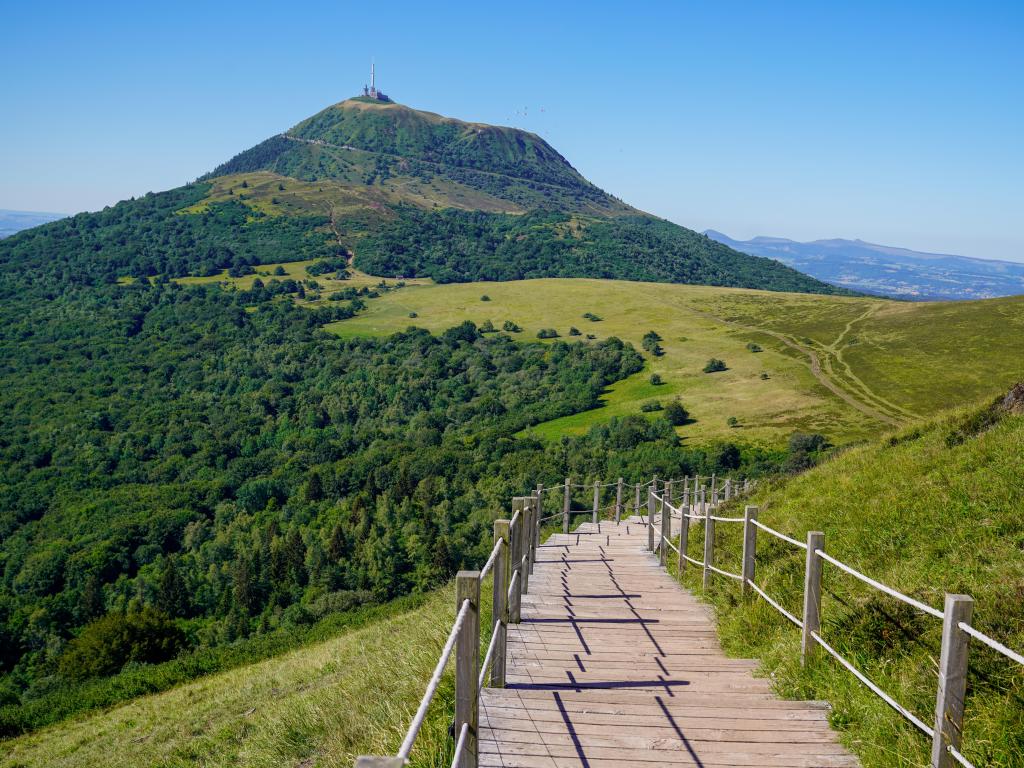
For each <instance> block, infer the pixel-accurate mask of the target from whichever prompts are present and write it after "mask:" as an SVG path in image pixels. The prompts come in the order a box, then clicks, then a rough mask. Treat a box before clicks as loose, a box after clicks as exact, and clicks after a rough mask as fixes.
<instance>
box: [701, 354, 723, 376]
mask: <svg viewBox="0 0 1024 768" xmlns="http://www.w3.org/2000/svg"><path fill="white" fill-rule="evenodd" d="M725 370H728V369H727V367H726V365H725V361H724V360H719V359H718V358H717V357H712V358H711V359H710V360H708V362H707V365H705V366H704V373H717V372H718V371H725Z"/></svg>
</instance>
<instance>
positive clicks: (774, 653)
mask: <svg viewBox="0 0 1024 768" xmlns="http://www.w3.org/2000/svg"><path fill="white" fill-rule="evenodd" d="M981 412H982V411H979V410H978V409H974V410H968V411H959V412H955V413H953V414H951V415H947V416H946V417H944V418H941V419H939V420H937V421H933V422H931V423H929V424H928V425H926V426H924V427H920V428H915V429H913V430H908V431H903V432H901V433H896V434H895V435H894V436H892V437H890V438H887V439H883V440H882V441H880V442H876V443H875V444H872V445H870V446H867V447H862V448H857V449H854V450H850V451H848V452H846V453H844V454H842V455H840V456H839V457H837V458H835V459H834V460H832V461H829V462H827V463H826V464H824V465H822V466H820V467H818V468H816V469H814V470H811V471H810V472H807V473H806V474H803V475H801V476H797V477H794V478H792V479H789V480H787V481H783V482H777V483H775V484H772V485H769V486H768V487H766V488H763V489H761V490H760V491H759V492H758V493H757V494H755V496H754V498H753V499H752V500H751V501H750V502H749V503H753V504H756V505H758V506H760V508H761V510H762V511H761V515H760V516H761V519H762V520H763V521H764V522H765V523H766V524H767V525H769V526H771V527H773V528H775V529H776V530H780V531H782V532H784V533H788V534H790V535H792V536H794V537H795V538H798V539H801V540H802V539H803V537H804V535H805V532H806V531H808V530H820V531H824V532H825V547H826V550H827V551H828V552H829V553H831V554H832V555H833V556H834V557H837V558H839V559H840V560H842V561H843V562H845V563H847V564H849V565H851V566H852V567H854V568H857V569H858V570H860V571H862V572H864V573H867V574H868V575H869V576H871V577H873V578H875V579H878V580H880V581H882V582H883V583H885V584H888V585H890V586H893V587H895V588H897V589H899V590H901V591H903V592H905V593H907V594H910V595H911V596H913V597H916V598H917V599H919V600H921V601H922V602H925V603H927V604H929V605H932V606H934V607H937V608H940V609H941V607H942V603H943V594H944V593H946V592H949V593H964V594H969V595H971V596H973V597H974V599H975V601H976V605H975V613H974V620H973V621H972V624H973V625H974V626H975V627H977V628H979V629H980V630H982V631H983V632H986V633H987V634H989V635H991V636H992V637H995V638H996V639H998V640H1000V641H1001V642H1003V643H1004V644H1006V645H1008V646H1009V647H1011V648H1015V649H1021V648H1024V590H1022V589H1021V584H1024V559H1022V558H1021V551H1022V549H1024V523H1022V522H1021V519H1022V518H1021V515H1022V513H1024V504H1022V502H1021V498H1020V488H1021V487H1022V486H1024V467H1022V466H1021V463H1020V461H1019V457H1020V456H1021V455H1022V453H1024V416H1022V415H1006V416H1003V417H1002V418H1001V419H1000V420H999V421H998V423H996V424H995V425H994V426H992V427H991V428H984V426H983V425H984V422H985V419H983V418H982V419H979V418H978V414H979V413H981ZM739 509H740V505H739V504H736V506H735V508H734V509H733V510H728V511H726V512H725V514H737V513H739ZM740 528H741V527H740V526H730V525H728V524H721V525H719V526H718V534H717V537H716V561H717V564H718V565H719V566H720V567H722V568H725V569H727V570H732V571H738V570H739V552H740V551H741V542H740ZM702 547H703V532H702V531H701V530H699V529H697V528H694V529H693V532H692V534H691V541H690V553H691V555H693V554H694V553H697V552H700V551H702ZM698 556H699V555H698ZM696 570H697V569H693V568H691V569H689V570H688V572H687V573H685V574H684V583H685V584H687V586H689V587H690V588H691V589H694V590H695V591H699V589H700V585H699V574H697V573H696V572H695V571H696ZM802 579H803V553H802V552H800V551H798V550H796V549H795V548H794V547H792V546H790V545H788V544H786V543H784V542H780V541H777V540H774V539H772V538H771V537H769V536H767V535H766V534H763V533H761V534H759V541H758V560H757V574H756V581H757V582H758V583H759V584H760V585H762V587H763V588H764V589H765V590H766V591H767V592H768V594H770V595H771V596H772V597H773V598H774V599H776V600H778V601H779V602H780V603H781V604H782V605H784V606H785V607H786V608H787V609H788V610H790V611H791V612H793V613H795V614H797V615H799V614H800V606H801V600H802V597H801V595H802V589H803V584H802ZM727 581H728V580H725V579H716V581H715V583H714V585H713V588H712V589H711V590H710V592H709V593H708V594H707V597H708V599H710V600H711V601H712V602H713V604H714V605H715V607H716V608H717V609H718V615H719V630H720V635H721V637H722V640H723V643H724V645H725V647H726V649H727V650H728V651H729V652H730V653H732V654H735V655H739V656H748V657H755V658H760V659H762V661H763V670H764V672H765V673H766V674H770V675H771V676H772V677H773V678H774V680H775V682H776V684H777V687H778V689H779V690H780V692H781V693H783V694H784V695H786V696H790V697H796V698H811V699H824V700H827V701H829V702H830V703H831V704H832V706H833V710H832V714H831V720H832V723H833V725H835V726H837V727H839V728H842V729H843V730H844V731H845V740H846V742H847V743H848V744H849V745H850V746H851V747H852V748H853V749H854V750H856V752H857V753H858V755H859V756H860V757H861V759H862V760H863V764H864V766H865V768H873V767H875V766H877V767H881V766H916V765H924V764H927V763H928V751H929V748H930V745H929V742H928V739H926V738H925V737H924V736H923V735H922V734H921V733H920V732H919V731H918V730H917V729H916V728H915V727H914V726H913V725H911V724H910V723H909V722H907V721H905V720H903V718H902V717H901V716H899V715H898V714H896V713H895V712H894V711H893V710H891V709H890V708H889V707H888V706H887V705H886V704H885V703H884V702H882V700H881V699H879V698H877V697H876V696H875V695H874V694H872V693H871V692H870V691H868V690H867V689H866V688H865V687H863V686H862V685H861V684H860V683H859V682H858V681H857V680H856V679H855V678H854V677H853V676H852V675H850V674H849V673H848V672H846V671H845V670H843V669H842V668H841V667H840V666H839V665H838V664H835V663H834V662H833V661H832V660H831V659H829V658H828V657H827V655H826V654H824V653H822V654H821V655H822V658H821V660H820V661H819V662H818V663H816V664H815V665H814V666H813V667H812V668H810V669H809V670H803V669H801V668H800V665H799V655H800V653H799V651H800V648H799V644H800V638H799V632H798V631H797V629H796V628H795V627H793V626H792V625H790V624H789V623H788V622H787V621H786V620H785V619H784V618H783V617H782V616H780V615H779V614H778V613H776V612H775V610H774V609H772V608H771V607H769V606H768V605H767V604H766V603H764V602H763V601H761V600H760V599H759V598H750V600H749V601H747V602H745V601H744V600H742V599H741V598H740V596H739V593H738V589H737V588H736V587H734V586H733V585H732V583H731V582H730V583H723V582H727ZM823 592H824V596H823V605H822V617H823V620H822V627H823V630H822V636H823V637H825V638H826V640H828V641H829V642H830V643H831V644H832V645H833V647H835V648H836V649H837V650H838V651H839V652H840V653H842V654H844V655H845V656H846V657H847V658H849V659H851V660H852V661H853V663H854V664H855V665H856V666H857V667H858V668H859V669H861V670H862V671H863V672H865V674H867V675H868V677H869V678H871V679H872V680H873V681H874V682H876V683H877V684H878V685H880V686H881V687H882V688H883V690H885V691H887V692H889V693H890V694H891V695H893V696H894V697H895V698H896V700H897V701H899V702H900V703H901V704H903V705H904V706H907V707H908V708H909V709H910V710H911V711H913V712H914V713H916V714H917V716H918V717H920V718H921V719H922V720H924V721H925V722H926V723H929V724H930V723H931V722H932V719H933V716H934V715H933V713H934V707H935V691H936V686H937V661H938V656H939V646H940V639H941V622H940V621H938V620H936V619H934V618H932V617H929V616H925V615H923V614H920V613H919V612H917V611H915V610H914V609H913V608H910V607H909V606H906V605H904V604H903V603H901V602H899V601H897V600H895V599H893V598H889V597H887V596H885V595H883V594H882V593H880V592H877V591H875V590H872V589H871V588H870V587H867V586H866V585H863V584H861V583H860V582H859V581H856V580H855V579H853V578H852V577H850V576H847V575H846V574H843V573H841V572H840V571H838V570H837V569H835V568H833V567H832V566H830V565H828V564H826V565H825V575H824V582H823ZM970 653H971V657H970V672H969V675H968V700H967V717H966V724H965V735H964V746H963V750H962V751H963V752H964V754H965V755H967V757H968V758H969V759H971V760H972V761H973V762H974V764H975V765H979V766H981V765H988V766H1004V767H1005V768H1010V766H1021V765H1024V670H1021V669H1020V668H1019V667H1018V666H1017V665H1015V664H1014V663H1013V662H1012V661H1009V660H1008V659H1005V658H1003V657H1001V656H999V655H998V654H996V653H995V652H993V651H991V650H989V649H987V648H985V647H984V646H982V645H980V644H979V643H972V644H971V651H970Z"/></svg>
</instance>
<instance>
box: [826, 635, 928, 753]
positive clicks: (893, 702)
mask: <svg viewBox="0 0 1024 768" xmlns="http://www.w3.org/2000/svg"><path fill="white" fill-rule="evenodd" d="M811 637H813V638H814V640H815V641H816V642H817V643H818V645H820V646H821V647H822V648H824V649H825V650H826V651H827V652H828V653H829V654H830V655H831V656H832V657H833V658H834V659H835V660H836V661H838V662H839V663H840V664H841V665H842V666H843V667H845V668H846V670H847V671H848V672H850V674H852V675H853V676H854V677H856V678H857V679H858V680H860V681H861V682H862V683H864V685H866V686H867V687H868V688H869V689H871V691H872V692H873V693H874V694H875V695H876V696H878V697H879V698H880V699H881V700H882V701H884V702H885V703H886V704H888V705H889V706H890V707H892V708H893V709H895V710H896V711H897V712H899V713H900V714H901V715H903V716H904V717H905V718H906V719H907V720H909V721H910V722H912V723H913V724H914V725H916V726H917V727H918V728H920V729H921V730H922V731H923V732H924V733H925V734H926V735H927V736H928V737H929V738H934V736H935V729H934V728H930V727H928V726H927V725H926V724H925V723H924V721H923V720H921V719H920V718H919V717H918V716H917V715H915V714H914V713H913V712H911V711H910V710H909V709H907V708H906V707H904V706H903V705H902V704H900V703H899V702H898V701H896V699H894V698H893V697H892V696H890V695H889V694H888V693H886V692H885V691H883V690H882V689H881V688H879V687H878V686H877V685H876V684H875V683H873V682H871V680H869V679H868V677H867V675H865V674H864V673H863V672H861V671H860V670H859V669H857V668H856V667H855V666H853V664H851V663H850V662H849V661H848V660H847V659H845V658H844V657H843V656H842V655H841V654H840V653H839V652H838V651H837V650H836V649H835V648H833V647H832V646H831V645H829V644H828V643H826V642H825V641H824V640H823V639H822V637H821V635H819V634H818V633H817V632H813V631H812V632H811Z"/></svg>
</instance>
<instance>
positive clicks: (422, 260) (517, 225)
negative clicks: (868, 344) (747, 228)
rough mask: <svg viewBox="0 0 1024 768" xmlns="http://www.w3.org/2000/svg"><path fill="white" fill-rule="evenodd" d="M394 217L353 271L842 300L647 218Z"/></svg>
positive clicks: (360, 252)
mask: <svg viewBox="0 0 1024 768" xmlns="http://www.w3.org/2000/svg"><path fill="white" fill-rule="evenodd" d="M399 211H400V213H401V215H400V217H399V219H398V221H396V222H394V223H392V224H390V225H389V226H387V227H386V228H383V229H380V230H378V231H376V232H373V233H371V234H370V235H368V236H367V237H366V238H365V239H364V240H363V241H362V242H361V243H360V245H359V247H358V248H357V250H356V264H357V266H359V267H360V268H361V269H364V270H366V271H368V272H370V273H371V274H381V275H405V276H409V277H412V276H427V277H432V278H434V279H435V280H437V281H439V282H466V281H476V280H522V279H527V278H534V277H597V278H607V279H618V280H649V281H652V282H671V283H697V284H702V285H730V286H737V287H741V288H761V289H766V290H776V291H796V292H806V291H814V292H816V293H840V294H845V293H848V292H847V291H845V290H843V289H841V288H833V287H832V286H828V285H825V284H823V283H819V282H817V281H816V280H813V279H811V278H809V277H807V276H806V275H803V274H801V273H799V272H797V271H795V270H792V269H789V268H788V267H783V266H782V265H781V264H779V263H778V262H775V261H772V260H771V259H764V258H755V257H752V256H746V255H744V254H740V253H737V252H735V251H732V250H730V249H729V248H725V247H723V246H722V245H720V244H719V243H717V242H715V241H714V240H711V239H709V238H708V237H706V236H705V235H701V234H698V233H697V232H693V231H691V230H688V229H684V228H682V227H679V226H677V225H675V224H672V223H671V222H668V221H662V220H660V219H655V218H653V217H650V216H646V215H637V216H618V217H614V218H594V217H579V216H573V215H570V214H567V213H560V212H556V211H540V210H538V211H534V212H532V213H528V214H525V215H522V216H514V215H508V214H500V213H484V212H480V211H460V210H455V209H447V210H443V211H436V212H427V211H422V210H420V209H417V208H414V207H412V206H403V207H401V208H399Z"/></svg>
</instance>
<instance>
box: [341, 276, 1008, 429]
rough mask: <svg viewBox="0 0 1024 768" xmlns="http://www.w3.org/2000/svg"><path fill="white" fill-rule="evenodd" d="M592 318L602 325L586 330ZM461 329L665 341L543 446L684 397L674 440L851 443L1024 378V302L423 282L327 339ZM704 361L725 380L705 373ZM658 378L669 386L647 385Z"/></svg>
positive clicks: (607, 284) (614, 284)
mask: <svg viewBox="0 0 1024 768" xmlns="http://www.w3.org/2000/svg"><path fill="white" fill-rule="evenodd" d="M482 295H487V296H488V298H489V299H490V301H481V300H480V299H481V296H482ZM588 312H590V313H593V314H596V315H597V316H599V317H600V318H601V320H600V321H599V322H594V321H591V320H587V319H585V318H584V317H583V315H584V314H585V313H588ZM412 313H414V314H415V317H413V318H411V317H410V314H412ZM463 319H471V320H473V321H475V322H478V323H483V322H484V321H487V320H490V321H491V322H492V323H493V324H494V325H495V326H496V327H499V328H500V327H501V325H502V323H503V322H504V321H506V320H511V321H513V322H515V323H517V324H518V325H520V326H521V327H522V329H523V332H522V336H521V338H533V337H534V336H535V335H536V333H537V331H538V330H539V329H542V328H554V329H556V330H557V331H558V332H559V334H560V335H561V336H562V337H564V338H569V336H568V334H569V331H570V328H571V327H576V328H577V329H579V331H580V332H581V333H583V334H591V335H594V336H596V337H597V338H598V339H603V338H607V337H608V336H618V337H620V338H623V339H626V340H629V341H631V342H632V343H634V344H635V345H636V346H638V347H639V346H640V344H641V342H642V337H643V335H644V334H645V333H647V332H648V331H651V330H654V331H656V332H657V333H658V334H659V335H660V336H661V337H662V341H661V342H660V345H661V347H662V349H663V351H664V354H663V355H661V356H652V355H650V354H648V355H646V357H647V367H646V368H645V370H644V371H643V372H642V373H639V374H636V375H634V376H633V377H631V378H629V379H627V380H625V381H622V382H619V383H617V384H614V385H612V387H611V388H610V389H609V390H608V392H607V393H606V395H605V397H604V403H605V404H604V407H603V408H601V409H598V410H594V411H586V412H584V413H581V414H576V415H573V416H568V417H565V418H563V419H559V420H557V421H553V422H549V423H547V424H543V425H540V426H539V427H536V428H535V429H534V430H533V432H534V433H535V434H539V435H542V436H545V437H550V438H555V437H557V436H559V435H561V434H566V433H568V434H580V433H582V432H584V431H586V429H588V428H589V427H590V426H592V425H593V424H595V423H598V422H600V421H603V420H606V419H608V418H609V417H610V416H613V415H622V414H626V413H637V412H639V411H640V408H641V406H643V405H644V404H645V403H649V402H651V401H654V400H659V401H667V400H668V399H670V398H673V397H676V396H678V397H681V398H682V400H683V402H684V404H685V405H686V407H687V408H688V409H689V410H690V412H691V415H692V416H693V418H694V419H695V421H694V422H693V423H691V424H688V425H686V426H683V427H681V428H680V429H679V433H680V435H682V436H683V437H687V438H700V439H704V438H728V439H741V440H745V441H766V442H779V441H781V440H784V439H785V438H787V437H788V436H789V435H790V434H791V433H792V432H794V431H804V432H821V433H824V434H826V435H828V436H829V437H831V438H832V439H833V440H836V441H843V442H845V441H849V440H856V439H862V438H865V437H867V436H870V435H873V434H877V432H878V430H879V429H886V428H892V427H894V426H898V425H900V424H904V423H909V422H911V421H913V420H915V419H917V418H920V417H921V416H923V415H926V414H930V413H934V412H935V411H936V410H938V409H942V408H944V407H948V406H950V405H953V404H955V403H956V402H957V401H958V400H964V399H966V400H968V401H969V400H973V399H976V398H978V397H983V396H990V395H994V394H995V393H996V392H999V391H1001V390H1003V389H1005V388H1006V387H1008V386H1009V385H1010V384H1011V383H1012V382H1014V381H1016V380H1017V379H1019V378H1021V377H1022V376H1024V297H1010V298H1004V299H991V300H986V301H977V302H957V303H952V302H947V303H915V304H909V303H898V302H892V301H887V300H882V299H874V298H867V297H829V296H809V295H798V294H780V293H773V292H767V291H745V290H736V289H728V288H708V287H700V286H681V285H658V284H650V283H634V282H626V281H609V280H530V281H514V282H507V283H472V284H462V285H420V286H416V287H409V288H407V289H405V290H402V291H397V292H394V293H391V294H388V295H386V296H384V297H382V298H380V299H376V300H374V301H372V302H370V303H369V305H368V308H367V310H366V311H365V312H363V313H361V314H360V315H359V316H357V317H354V318H351V319H348V320H343V321H340V322H337V323H334V324H332V325H330V326H329V329H330V330H331V331H333V332H334V333H338V334H341V335H342V336H346V337H350V336H360V335H383V334H388V333H392V332H394V331H396V330H399V329H402V328H405V327H407V326H408V325H412V324H414V325H417V326H420V327H424V328H428V329H430V330H434V331H437V330H440V329H443V328H445V327H447V326H449V325H451V324H452V323H454V322H458V321H461V320H463ZM749 344H756V345H758V346H759V347H760V348H761V349H762V351H761V352H751V351H750V349H748V345H749ZM712 357H717V358H720V359H723V360H724V361H725V362H726V364H727V366H728V370H726V371H723V372H720V373H714V374H705V373H703V372H702V369H703V367H704V365H705V363H706V362H707V361H708V359H709V358H712ZM652 373H656V374H658V375H659V376H661V378H662V380H663V382H664V383H663V384H662V385H660V386H654V385H652V384H650V382H649V379H650V376H651V374H652ZM762 373H767V374H768V378H767V379H765V378H762V376H761V374H762ZM730 417H735V418H736V419H737V424H736V425H735V426H731V425H730V424H729V423H728V422H727V420H728V419H729V418H730Z"/></svg>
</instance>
